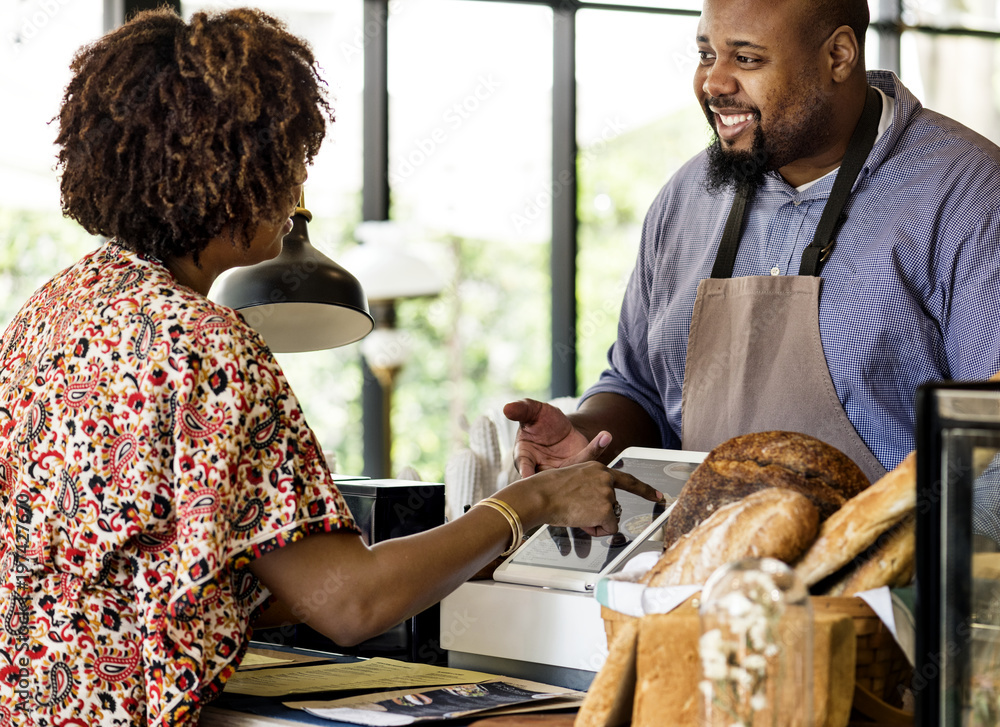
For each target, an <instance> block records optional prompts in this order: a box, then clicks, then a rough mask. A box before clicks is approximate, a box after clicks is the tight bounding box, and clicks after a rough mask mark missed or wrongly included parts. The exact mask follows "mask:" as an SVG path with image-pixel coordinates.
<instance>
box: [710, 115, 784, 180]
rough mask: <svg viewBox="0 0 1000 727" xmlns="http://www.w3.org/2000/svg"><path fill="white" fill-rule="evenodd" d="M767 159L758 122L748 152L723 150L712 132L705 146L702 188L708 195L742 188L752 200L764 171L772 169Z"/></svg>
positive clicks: (766, 151)
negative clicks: (705, 167) (706, 152)
mask: <svg viewBox="0 0 1000 727" xmlns="http://www.w3.org/2000/svg"><path fill="white" fill-rule="evenodd" d="M770 158H771V155H770V154H769V152H768V150H767V144H766V142H765V140H764V132H763V131H762V130H761V127H760V124H759V123H758V125H757V128H756V130H755V131H754V134H753V144H752V145H751V147H750V151H726V150H725V149H723V148H722V141H721V140H720V139H719V134H718V133H717V132H716V133H714V134H713V135H712V143H711V145H710V146H709V147H708V176H707V179H706V180H705V186H706V187H707V189H708V191H709V192H710V193H712V194H715V193H717V192H722V191H724V190H726V189H729V188H732V189H739V188H740V187H743V188H744V189H746V191H747V193H748V196H749V197H753V195H754V193H755V192H756V191H757V190H758V189H760V188H761V187H762V186H764V181H765V178H766V175H767V172H770V171H773V169H774V167H773V166H771V165H770V164H769V163H768V162H769V160H770Z"/></svg>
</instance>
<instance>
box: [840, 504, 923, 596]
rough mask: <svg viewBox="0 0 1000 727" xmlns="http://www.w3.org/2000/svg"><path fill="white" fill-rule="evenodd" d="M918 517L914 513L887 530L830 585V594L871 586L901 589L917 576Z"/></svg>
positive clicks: (841, 594) (862, 589) (850, 594)
mask: <svg viewBox="0 0 1000 727" xmlns="http://www.w3.org/2000/svg"><path fill="white" fill-rule="evenodd" d="M916 547H917V520H916V516H915V515H913V514H911V515H908V516H907V517H905V518H903V520H902V521H901V522H899V523H897V524H896V525H894V526H893V527H891V528H890V529H889V530H887V531H886V532H885V533H883V534H882V535H881V536H880V537H879V538H878V540H877V541H876V542H875V544H874V545H872V546H871V547H870V548H868V550H866V551H865V552H864V553H862V554H861V555H859V556H858V557H857V558H855V560H854V562H853V563H851V565H849V566H847V567H846V568H844V569H843V570H844V571H845V572H844V575H843V577H842V578H840V579H838V580H836V582H834V583H832V584H831V585H830V588H829V590H828V591H827V592H826V595H828V596H853V595H854V594H856V593H860V592H861V591H867V590H869V589H870V588H880V587H881V586H889V587H890V588H898V587H901V586H905V585H908V584H909V583H910V581H911V580H912V579H913V571H914V567H915V563H916Z"/></svg>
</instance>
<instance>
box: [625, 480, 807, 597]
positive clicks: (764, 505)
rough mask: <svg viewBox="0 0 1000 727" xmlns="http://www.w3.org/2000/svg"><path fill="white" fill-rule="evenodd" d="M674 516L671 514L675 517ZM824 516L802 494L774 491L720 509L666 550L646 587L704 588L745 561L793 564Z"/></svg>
mask: <svg viewBox="0 0 1000 727" xmlns="http://www.w3.org/2000/svg"><path fill="white" fill-rule="evenodd" d="M671 517H672V515H671ZM818 529H819V511H818V510H817V509H816V506H815V505H814V504H813V503H812V501H811V500H810V499H809V498H808V497H806V496H805V495H802V494H800V493H798V492H794V491H792V490H784V489H780V488H776V487H770V488H767V489H765V490H760V491H758V492H754V493H752V494H750V495H747V496H746V497H745V498H743V499H742V500H739V501H737V502H731V503H729V504H728V505H725V506H724V507H722V508H720V509H718V510H717V511H716V512H715V513H713V514H712V515H711V516H710V517H708V518H707V519H706V520H705V521H704V522H702V523H700V524H699V525H698V526H697V527H695V528H694V529H693V530H692V531H691V532H690V533H687V534H685V535H684V536H682V537H681V538H680V540H678V541H677V542H676V543H674V545H673V546H672V547H670V548H669V549H668V550H666V551H665V552H664V553H663V555H662V556H660V559H659V560H658V561H657V563H656V565H654V566H653V568H652V569H650V570H649V572H647V573H646V575H645V577H644V579H643V582H644V583H646V585H649V586H654V587H655V586H677V585H682V584H702V583H704V582H705V581H706V580H707V579H708V577H709V576H710V575H711V574H712V573H713V572H714V571H715V569H716V568H718V567H719V566H721V565H724V564H726V563H729V562H730V561H734V560H739V559H740V558H765V557H770V558H778V559H779V560H783V561H785V562H791V561H794V560H795V559H796V558H797V557H798V556H799V554H801V553H802V552H803V551H804V550H805V549H806V548H807V547H808V546H809V544H810V543H811V542H812V541H813V539H814V538H815V537H816V532H817V530H818Z"/></svg>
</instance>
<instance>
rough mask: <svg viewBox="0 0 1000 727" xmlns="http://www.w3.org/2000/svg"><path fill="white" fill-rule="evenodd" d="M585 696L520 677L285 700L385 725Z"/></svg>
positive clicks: (561, 704)
mask: <svg viewBox="0 0 1000 727" xmlns="http://www.w3.org/2000/svg"><path fill="white" fill-rule="evenodd" d="M584 696H585V693H584V692H577V691H574V690H571V689H564V688H562V687H554V686H551V685H548V684H539V683H537V682H529V681H524V680H520V679H508V678H494V679H493V680H491V681H486V682H477V683H472V684H456V685H451V686H446V687H436V688H428V689H409V690H405V689H404V690H397V691H392V692H381V693H378V694H369V695H365V696H362V697H348V698H345V699H337V700H331V701H304V702H285V706H287V707H294V708H296V709H302V710H304V711H306V712H307V713H309V714H311V715H314V716H316V717H322V718H324V719H329V720H334V721H337V722H349V723H352V724H359V725H372V726H377V727H387V726H390V725H410V724H414V723H417V722H436V721H441V720H447V719H456V718H462V717H468V716H472V715H475V716H476V717H485V716H493V715H499V714H513V713H520V712H533V711H538V710H552V709H562V708H566V707H577V706H579V705H580V704H581V703H582V701H583V699H584Z"/></svg>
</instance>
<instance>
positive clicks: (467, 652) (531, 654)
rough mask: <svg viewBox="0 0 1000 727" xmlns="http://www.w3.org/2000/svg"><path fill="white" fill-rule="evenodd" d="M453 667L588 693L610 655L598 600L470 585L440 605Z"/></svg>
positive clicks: (520, 588)
mask: <svg viewBox="0 0 1000 727" xmlns="http://www.w3.org/2000/svg"><path fill="white" fill-rule="evenodd" d="M440 631H441V646H442V647H443V648H444V649H445V650H446V652H447V654H448V666H451V667H456V668H460V669H472V670H475V671H485V672H490V673H495V674H504V675H508V676H513V677H518V678H520V679H530V680H532V681H538V682H544V683H547V684H558V685H559V686H564V687H569V688H571V689H578V690H581V691H585V690H586V689H587V688H588V687H589V686H590V683H591V681H593V679H594V676H596V674H597V672H598V671H600V669H601V667H602V666H603V665H604V661H605V659H606V658H607V656H608V648H607V638H606V636H605V632H604V621H603V619H602V618H601V607H600V604H598V603H597V601H596V600H595V599H594V596H593V594H592V593H578V592H574V591H563V590H558V589H553V588H543V587H540V586H524V585H518V584H514V583H500V582H498V581H492V580H482V581H469V582H468V583H465V584H464V585H462V586H460V587H459V588H458V589H457V590H456V591H454V592H453V593H452V594H451V595H449V596H446V597H445V598H444V600H443V601H441V626H440Z"/></svg>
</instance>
